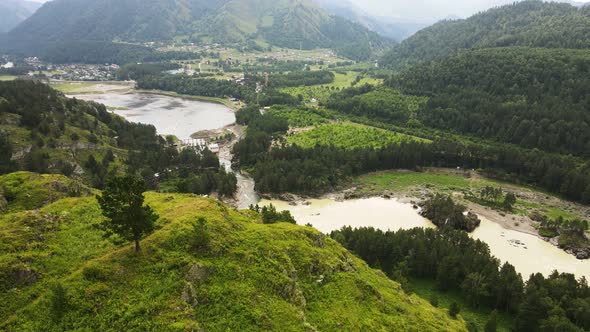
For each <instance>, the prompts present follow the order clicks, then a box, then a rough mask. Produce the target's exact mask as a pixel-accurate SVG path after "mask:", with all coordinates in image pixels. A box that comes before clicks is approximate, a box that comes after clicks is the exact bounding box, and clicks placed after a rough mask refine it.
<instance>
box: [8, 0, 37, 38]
mask: <svg viewBox="0 0 590 332" xmlns="http://www.w3.org/2000/svg"><path fill="white" fill-rule="evenodd" d="M39 7H41V4H40V3H37V2H32V1H21V0H0V33H3V32H8V31H10V30H11V29H12V28H14V27H16V26H17V25H18V24H19V23H21V22H22V21H24V20H25V19H27V18H28V17H29V16H31V15H33V13H34V12H35V11H36V10H37V9H38V8H39Z"/></svg>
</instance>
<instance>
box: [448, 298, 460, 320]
mask: <svg viewBox="0 0 590 332" xmlns="http://www.w3.org/2000/svg"><path fill="white" fill-rule="evenodd" d="M460 312H461V307H459V304H458V303H457V302H453V303H451V307H450V308H449V315H451V317H453V318H457V315H459V313H460Z"/></svg>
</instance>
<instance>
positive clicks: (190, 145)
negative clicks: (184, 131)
mask: <svg viewBox="0 0 590 332" xmlns="http://www.w3.org/2000/svg"><path fill="white" fill-rule="evenodd" d="M176 148H177V149H178V150H179V151H182V150H184V149H193V150H195V151H196V152H197V153H199V152H201V151H203V150H205V149H209V151H211V152H213V153H219V149H220V147H219V144H217V143H210V144H209V143H207V140H205V139H202V138H197V139H192V138H191V139H183V140H181V141H178V143H176Z"/></svg>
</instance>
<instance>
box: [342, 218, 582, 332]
mask: <svg viewBox="0 0 590 332" xmlns="http://www.w3.org/2000/svg"><path fill="white" fill-rule="evenodd" d="M331 237H332V238H333V239H335V240H337V241H338V242H340V243H341V244H342V245H343V246H344V247H346V248H347V249H349V250H351V251H352V252H354V253H355V254H357V255H358V256H359V257H361V258H362V259H364V260H365V261H366V262H367V263H369V265H370V266H372V267H375V268H379V269H381V270H382V271H383V272H385V273H386V274H387V275H388V276H389V277H390V278H393V279H395V280H397V281H400V282H402V285H404V286H405V287H404V289H406V290H408V291H411V282H408V279H411V278H420V279H429V280H432V281H434V282H435V283H436V285H437V287H438V288H439V289H440V290H443V291H451V290H453V291H459V292H460V294H461V296H462V297H463V298H465V299H466V301H467V302H468V303H469V304H470V305H471V306H473V307H475V308H488V309H489V310H490V311H491V310H492V309H498V310H501V311H506V312H508V313H511V314H513V315H514V316H515V319H514V327H513V328H514V330H515V331H523V332H524V331H526V332H529V331H584V330H588V329H590V288H589V287H588V283H587V281H586V279H584V278H582V279H580V280H576V279H575V276H574V275H572V274H565V273H563V274H560V273H558V272H554V273H553V274H551V275H550V276H549V277H547V278H545V277H544V276H543V275H541V274H540V273H537V274H533V275H531V276H530V278H529V279H528V281H527V282H526V283H523V278H522V276H521V275H520V274H519V273H517V272H516V270H515V269H514V267H513V266H512V265H510V264H509V263H504V264H503V265H501V266H500V262H499V260H498V259H496V258H495V257H493V256H491V254H490V249H489V247H488V245H487V244H485V243H484V242H481V241H479V240H473V239H471V238H470V237H469V236H468V235H467V234H466V233H464V232H461V231H456V230H452V229H449V228H445V229H442V230H433V229H422V228H415V229H411V230H400V231H397V232H383V231H380V230H375V229H373V228H360V229H352V228H350V227H345V228H343V229H342V230H340V231H335V232H332V234H331ZM466 253H468V254H466Z"/></svg>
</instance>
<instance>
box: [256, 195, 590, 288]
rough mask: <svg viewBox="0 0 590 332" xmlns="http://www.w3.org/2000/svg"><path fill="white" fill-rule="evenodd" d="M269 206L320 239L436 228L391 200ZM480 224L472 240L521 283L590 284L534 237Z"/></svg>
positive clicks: (572, 261)
mask: <svg viewBox="0 0 590 332" xmlns="http://www.w3.org/2000/svg"><path fill="white" fill-rule="evenodd" d="M270 203H272V204H273V205H274V206H276V207H277V209H278V210H288V211H290V212H291V214H292V215H293V216H294V217H295V219H296V220H297V223H298V224H301V225H305V224H308V223H309V224H311V225H312V226H314V227H315V228H317V229H318V230H320V231H321V232H323V233H330V232H331V231H333V230H338V229H340V228H342V227H343V226H352V227H353V228H354V227H374V228H377V229H381V230H384V231H387V230H392V231H397V230H400V229H411V228H415V227H425V228H434V227H435V226H434V224H432V223H431V222H430V221H429V220H428V219H426V218H423V217H422V216H420V214H419V213H418V211H417V210H415V209H414V208H413V206H412V204H407V203H403V202H401V201H399V200H395V199H392V200H388V199H384V198H366V199H358V200H347V201H343V202H339V201H335V200H330V199H322V200H309V201H308V203H310V205H302V204H300V205H296V206H292V205H289V204H288V203H287V202H284V201H262V202H260V205H268V204H270ZM480 219H481V220H482V223H481V226H480V227H479V228H477V229H476V230H475V231H474V232H473V233H472V234H471V235H470V236H471V237H473V238H474V239H479V240H481V241H483V242H486V243H487V244H488V245H489V246H490V251H491V253H492V255H494V256H496V257H497V258H498V259H500V260H501V261H502V262H506V261H508V262H509V263H510V264H512V265H514V267H515V268H516V270H517V271H518V272H520V273H521V274H522V275H523V278H524V279H525V280H526V279H528V277H529V275H530V274H532V273H537V272H540V273H542V274H544V275H546V276H547V275H549V274H550V273H551V272H553V270H558V271H560V272H568V273H573V274H575V275H576V277H582V276H585V277H586V278H590V261H588V260H585V261H582V260H578V259H576V258H575V257H574V256H572V255H570V254H568V253H566V252H565V251H563V250H561V249H559V248H557V247H555V246H553V245H552V244H550V243H548V242H546V241H544V240H542V239H540V238H538V237H536V236H534V235H530V234H525V233H521V232H517V231H514V230H508V229H504V228H503V227H502V226H500V225H499V224H497V223H494V222H492V221H490V220H488V219H485V218H483V217H481V216H480ZM465 254H466V255H468V254H469V253H465Z"/></svg>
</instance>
